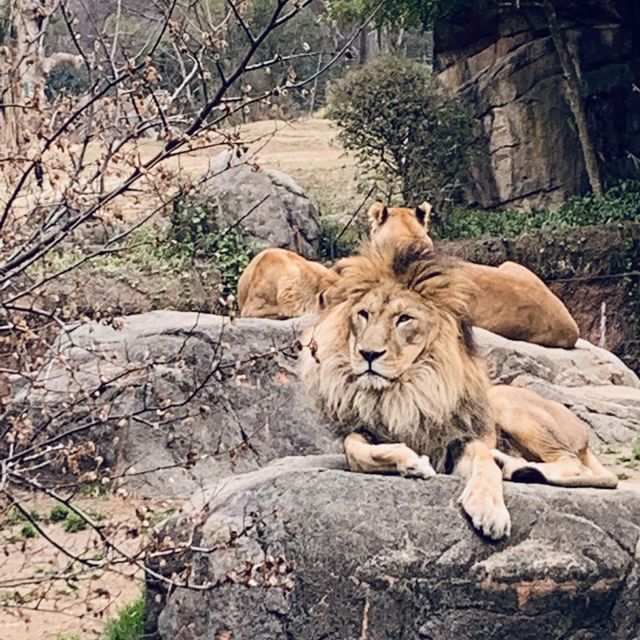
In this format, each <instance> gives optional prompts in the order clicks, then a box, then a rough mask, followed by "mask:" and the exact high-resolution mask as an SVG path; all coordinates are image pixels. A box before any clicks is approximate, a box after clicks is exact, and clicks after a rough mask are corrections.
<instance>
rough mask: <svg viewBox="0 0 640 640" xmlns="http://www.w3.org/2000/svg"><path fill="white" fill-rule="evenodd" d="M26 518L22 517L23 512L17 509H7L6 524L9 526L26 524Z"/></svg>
mask: <svg viewBox="0 0 640 640" xmlns="http://www.w3.org/2000/svg"><path fill="white" fill-rule="evenodd" d="M25 520H26V518H25V517H24V516H23V515H22V512H21V511H20V510H18V509H17V508H16V507H11V508H10V509H7V511H6V513H5V516H4V523H5V524H6V525H8V526H12V525H14V524H18V523H19V522H24V521H25Z"/></svg>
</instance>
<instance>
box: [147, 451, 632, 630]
mask: <svg viewBox="0 0 640 640" xmlns="http://www.w3.org/2000/svg"><path fill="white" fill-rule="evenodd" d="M325 458H326V461H325ZM340 458H341V456H333V457H331V456H326V457H323V456H319V457H314V458H310V459H291V460H283V461H280V462H278V463H277V464H274V465H272V466H268V467H265V468H263V469H260V470H258V471H255V472H251V473H249V474H245V475H243V476H238V477H236V478H233V479H229V480H227V481H225V482H223V483H222V484H221V485H215V486H212V487H209V488H208V490H207V491H205V493H204V495H203V496H202V498H199V499H197V500H195V501H194V502H193V505H192V509H193V511H192V512H187V513H185V514H183V515H182V516H180V517H177V518H174V519H173V520H171V521H169V523H167V525H166V526H165V528H164V530H163V531H162V532H161V533H160V537H163V536H168V538H167V539H172V540H173V541H174V542H175V543H176V544H177V545H182V544H186V543H187V542H189V543H190V544H191V545H193V546H197V547H198V549H199V551H193V550H192V551H187V552H185V553H180V554H178V555H176V556H174V557H172V558H171V559H170V560H168V562H167V564H165V565H164V566H163V567H162V568H159V570H160V571H161V572H162V573H163V574H164V575H165V576H171V575H172V574H174V572H175V574H174V577H175V578H176V579H178V580H181V579H182V577H183V576H184V575H187V574H188V575H189V581H190V584H192V585H203V584H205V585H207V588H206V589H204V590H192V589H185V588H178V589H176V590H173V591H172V592H171V593H170V594H169V593H167V590H166V588H164V587H163V586H162V583H159V582H153V581H148V583H147V620H146V627H147V629H146V630H147V632H148V633H150V634H156V635H155V637H156V638H162V640H196V639H205V638H206V639H214V638H216V639H217V638H229V639H231V638H232V639H233V640H276V639H278V640H279V639H285V638H290V639H294V638H295V640H311V639H317V638H325V639H327V640H329V639H332V640H346V639H354V640H355V639H361V640H364V639H367V640H413V639H415V640H450V639H451V638H456V639H460V640H494V639H495V638H501V639H503V640H511V639H513V640H521V639H522V638H532V639H533V638H535V639H542V638H544V639H545V640H547V639H549V640H555V639H557V640H560V639H563V640H587V639H589V640H604V639H605V638H606V639H607V640H634V639H636V638H638V637H639V635H638V634H640V608H638V601H639V598H640V561H639V556H638V539H639V534H640V495H638V494H635V493H625V492H624V491H604V490H603V491H597V490H566V489H565V490H561V489H554V488H550V487H542V486H535V485H528V486H525V485H515V484H510V483H507V487H506V502H507V506H508V508H509V509H510V511H511V516H512V521H513V532H512V536H511V538H509V539H508V540H507V541H505V542H501V543H499V544H490V543H488V542H486V541H485V540H482V539H481V538H480V537H479V536H478V534H477V533H476V532H475V531H474V530H473V529H472V528H471V526H470V525H469V523H468V522H467V521H466V520H465V519H464V517H463V515H462V514H461V512H460V509H459V507H458V505H457V503H456V500H457V497H458V496H459V494H460V491H461V481H460V480H458V479H456V478H453V477H445V476H439V477H437V478H433V479H431V480H428V481H424V480H411V479H403V478H399V477H391V476H387V477H384V476H371V475H369V476H367V475H364V474H356V473H349V472H346V471H343V470H340V469H339V466H340V465H339V460H340ZM337 467H338V468H337ZM205 505H206V506H207V510H206V511H205V512H204V514H205V515H204V516H197V517H196V520H193V518H192V516H193V514H202V513H203V512H202V507H203V506H205ZM196 522H197V524H196ZM167 539H165V544H166V540H167ZM152 566H155V568H158V565H152Z"/></svg>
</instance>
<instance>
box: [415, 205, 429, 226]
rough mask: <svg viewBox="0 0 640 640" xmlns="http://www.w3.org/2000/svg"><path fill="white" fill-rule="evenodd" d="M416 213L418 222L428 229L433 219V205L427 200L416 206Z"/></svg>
mask: <svg viewBox="0 0 640 640" xmlns="http://www.w3.org/2000/svg"><path fill="white" fill-rule="evenodd" d="M415 214H416V218H417V220H418V222H419V223H420V224H421V225H422V226H424V228H425V229H427V230H428V229H429V221H430V220H431V205H430V204H429V203H428V202H427V201H426V200H425V201H424V202H423V203H422V204H420V205H418V206H417V207H416V210H415Z"/></svg>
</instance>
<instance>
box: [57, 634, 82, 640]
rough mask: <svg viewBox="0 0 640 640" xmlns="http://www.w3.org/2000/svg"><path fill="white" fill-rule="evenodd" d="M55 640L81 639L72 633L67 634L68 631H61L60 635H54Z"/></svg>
mask: <svg viewBox="0 0 640 640" xmlns="http://www.w3.org/2000/svg"><path fill="white" fill-rule="evenodd" d="M56 640H81V638H80V636H79V635H77V634H75V633H73V634H68V633H61V634H60V635H57V636H56Z"/></svg>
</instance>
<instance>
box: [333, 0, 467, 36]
mask: <svg viewBox="0 0 640 640" xmlns="http://www.w3.org/2000/svg"><path fill="white" fill-rule="evenodd" d="M469 1H470V0H385V1H384V2H383V3H382V6H381V7H380V9H379V11H378V13H377V14H376V20H375V21H376V23H377V24H379V25H382V24H386V25H403V26H405V27H422V28H423V29H429V28H430V27H432V26H433V24H434V22H436V21H437V20H439V19H441V18H444V17H445V16H447V15H448V14H449V13H451V12H452V11H453V10H454V9H456V8H457V7H459V6H461V5H463V4H465V2H469ZM476 1H477V0H476ZM378 4H379V3H378V0H330V2H329V3H328V6H329V12H330V14H331V17H332V18H333V19H334V20H336V21H337V22H338V23H340V24H351V23H354V22H359V21H361V20H363V19H366V18H367V17H368V16H369V15H371V13H372V12H373V10H374V9H375V8H376V7H377V6H378Z"/></svg>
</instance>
